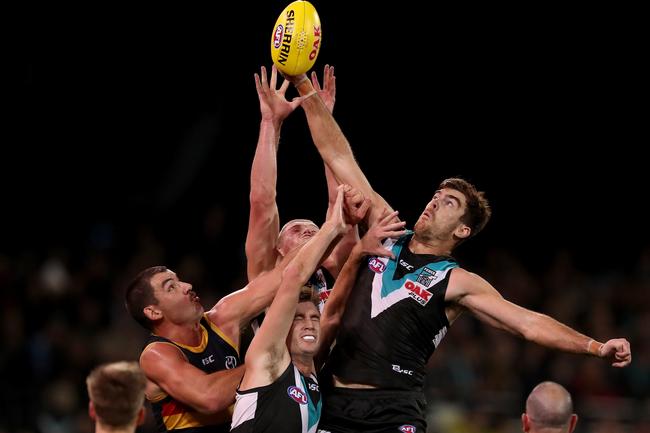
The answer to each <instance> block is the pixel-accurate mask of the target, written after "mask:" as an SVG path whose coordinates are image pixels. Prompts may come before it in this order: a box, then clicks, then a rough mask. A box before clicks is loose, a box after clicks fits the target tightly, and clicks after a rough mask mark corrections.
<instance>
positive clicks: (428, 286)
mask: <svg viewBox="0 0 650 433" xmlns="http://www.w3.org/2000/svg"><path fill="white" fill-rule="evenodd" d="M412 236H413V232H412V231H408V232H407V233H406V234H405V235H403V236H402V237H400V238H399V239H397V240H395V239H387V240H386V241H384V247H386V248H387V249H389V250H391V251H392V252H393V253H394V254H395V257H396V260H392V259H390V258H382V257H368V258H367V260H364V262H363V263H362V264H361V268H360V269H359V274H358V275H357V280H356V282H355V287H354V288H353V289H352V290H351V293H350V298H349V300H348V306H347V308H346V310H345V313H344V315H343V318H342V320H341V326H340V329H339V334H338V337H337V339H336V345H335V346H334V349H333V351H332V354H331V355H330V358H329V360H328V361H327V371H329V372H331V373H333V374H334V375H336V376H338V377H340V378H342V379H344V380H345V381H349V382H355V383H364V384H368V385H374V386H377V387H380V388H383V389H403V390H411V391H415V390H421V389H422V386H423V382H424V376H425V368H424V367H425V364H426V362H427V360H428V359H429V357H430V356H431V354H432V353H433V351H434V350H435V348H436V347H437V346H438V344H440V341H441V340H442V338H443V337H444V336H445V334H446V333H447V330H448V328H449V321H448V320H447V316H446V315H445V292H446V291H447V285H448V283H449V277H450V275H451V270H452V269H454V268H456V267H458V264H457V263H456V261H455V260H454V259H453V258H451V257H448V256H446V257H442V256H435V255H431V254H414V253H412V252H411V251H410V250H409V249H408V243H409V241H410V240H411V237H412Z"/></svg>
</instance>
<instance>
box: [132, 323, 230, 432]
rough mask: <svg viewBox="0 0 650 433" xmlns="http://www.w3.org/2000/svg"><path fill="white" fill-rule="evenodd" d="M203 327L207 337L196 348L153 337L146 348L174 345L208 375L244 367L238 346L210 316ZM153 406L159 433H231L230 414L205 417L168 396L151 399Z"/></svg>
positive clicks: (156, 336) (191, 362) (202, 329)
mask: <svg viewBox="0 0 650 433" xmlns="http://www.w3.org/2000/svg"><path fill="white" fill-rule="evenodd" d="M200 327H201V331H202V334H203V336H202V339H201V343H200V344H199V345H198V346H196V347H191V346H186V345H184V344H181V343H175V342H173V341H171V340H169V339H167V338H164V337H160V336H158V335H154V334H151V335H150V336H149V338H148V340H147V343H146V345H145V348H146V346H148V345H150V344H152V343H166V344H171V345H173V346H175V347H177V348H178V349H180V351H181V352H183V355H184V356H185V358H187V361H188V362H189V363H190V364H192V365H193V366H194V367H196V368H198V369H199V370H201V371H204V372H205V373H208V374H209V373H214V372H215V371H220V370H227V369H231V368H235V367H237V366H238V365H239V364H241V362H240V360H239V353H238V347H237V345H235V344H234V343H233V342H232V341H231V340H230V339H229V338H228V337H227V336H225V335H224V334H223V333H222V332H221V330H220V329H219V328H217V326H216V325H214V324H213V323H212V322H210V320H208V318H207V317H206V315H203V318H202V319H201V324H200ZM150 402H151V407H152V410H153V415H154V418H155V420H156V427H157V431H158V432H161V433H162V432H170V431H174V432H179V433H180V432H182V433H221V432H228V431H229V424H230V412H229V411H223V412H220V413H217V414H209V415H206V414H202V413H199V412H198V411H196V410H195V409H193V408H191V407H189V406H187V405H185V404H183V403H181V402H180V401H177V400H175V399H174V398H173V397H172V396H170V395H168V394H166V393H162V394H161V395H159V396H156V397H154V398H151V400H150Z"/></svg>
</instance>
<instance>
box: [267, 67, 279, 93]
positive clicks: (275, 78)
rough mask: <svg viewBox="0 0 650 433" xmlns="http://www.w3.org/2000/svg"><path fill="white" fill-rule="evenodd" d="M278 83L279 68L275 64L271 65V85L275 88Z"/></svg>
mask: <svg viewBox="0 0 650 433" xmlns="http://www.w3.org/2000/svg"><path fill="white" fill-rule="evenodd" d="M277 84H278V70H277V68H276V67H275V64H273V66H271V83H270V84H269V87H270V88H271V89H273V90H275V86H276V85H277Z"/></svg>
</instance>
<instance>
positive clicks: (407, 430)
mask: <svg viewBox="0 0 650 433" xmlns="http://www.w3.org/2000/svg"><path fill="white" fill-rule="evenodd" d="M399 431H401V432H402V433H415V432H416V431H417V430H416V429H415V426H412V425H411V424H404V425H401V426H399Z"/></svg>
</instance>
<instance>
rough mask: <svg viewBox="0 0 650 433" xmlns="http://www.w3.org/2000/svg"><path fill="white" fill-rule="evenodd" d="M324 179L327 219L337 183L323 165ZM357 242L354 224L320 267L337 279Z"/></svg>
mask: <svg viewBox="0 0 650 433" xmlns="http://www.w3.org/2000/svg"><path fill="white" fill-rule="evenodd" d="M325 178H326V179H327V195H328V206H327V217H329V216H330V213H331V212H332V209H333V207H334V203H335V202H336V196H337V188H338V185H339V184H338V182H337V180H336V178H335V176H334V173H332V170H330V169H329V167H327V165H325ZM358 240H359V229H358V228H357V225H356V224H354V226H353V227H352V229H351V230H349V231H348V232H347V233H346V234H345V235H344V236H343V238H342V239H341V240H340V241H339V242H338V243H337V244H336V246H335V247H334V249H333V250H332V252H331V253H330V254H329V255H328V256H327V259H325V261H324V262H323V264H322V266H323V267H325V268H326V269H327V270H328V272H329V273H330V274H331V275H332V276H333V277H334V278H337V277H338V275H339V272H340V271H341V268H342V267H343V264H344V263H345V261H346V260H347V258H348V256H349V255H350V251H351V250H352V247H354V245H355V244H356V243H357V241H358Z"/></svg>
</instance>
